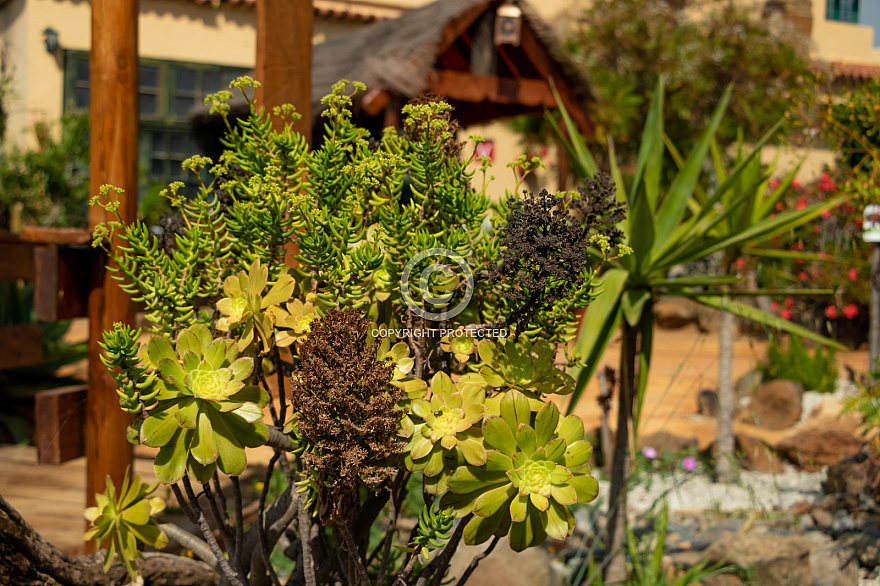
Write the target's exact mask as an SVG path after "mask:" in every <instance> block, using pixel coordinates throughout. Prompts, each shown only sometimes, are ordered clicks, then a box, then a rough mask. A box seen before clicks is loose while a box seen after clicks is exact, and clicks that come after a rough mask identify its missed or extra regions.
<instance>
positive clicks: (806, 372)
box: [758, 336, 837, 393]
mask: <svg viewBox="0 0 880 586" xmlns="http://www.w3.org/2000/svg"><path fill="white" fill-rule="evenodd" d="M836 353H837V351H836V350H835V349H834V348H825V347H823V346H821V345H819V344H816V346H815V349H814V350H813V355H812V356H811V355H810V352H809V350H807V348H806V347H804V343H803V341H801V339H800V338H798V337H797V336H789V338H788V346H787V347H784V346H783V345H782V344H781V343H780V341H779V339H778V338H777V337H776V336H770V345H769V346H768V347H767V360H766V361H764V362H761V363H760V364H759V365H758V370H760V372H761V377H762V378H763V379H764V380H765V381H770V380H780V379H782V380H791V381H794V382H796V383H799V384H800V385H801V386H803V387H804V390H807V391H820V392H822V393H833V392H834V386H835V383H836V382H837V360H836V359H835V354H836Z"/></svg>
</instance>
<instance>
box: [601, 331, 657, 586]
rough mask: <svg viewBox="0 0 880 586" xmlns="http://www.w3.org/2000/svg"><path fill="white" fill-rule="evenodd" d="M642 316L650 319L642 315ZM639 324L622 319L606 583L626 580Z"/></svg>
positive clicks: (606, 546)
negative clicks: (627, 507) (631, 433)
mask: <svg viewBox="0 0 880 586" xmlns="http://www.w3.org/2000/svg"><path fill="white" fill-rule="evenodd" d="M642 319H650V318H645V317H643V318H642ZM639 326H640V324H636V325H635V326H630V325H629V324H628V323H627V322H626V320H625V319H624V320H623V346H622V347H621V351H620V386H619V387H618V392H617V396H618V407H617V433H616V436H615V438H614V458H613V460H612V464H611V490H610V495H609V501H608V505H609V509H608V524H607V525H606V530H605V552H606V554H605V555H606V557H608V558H610V561H608V565H607V566H606V568H605V580H604V581H605V583H621V582H623V581H624V580H626V551H625V547H624V545H625V543H626V493H627V488H628V486H627V485H628V484H629V475H630V468H631V459H630V453H629V422H630V418H631V417H632V405H633V396H635V387H636V373H635V370H636V357H637V352H638V339H639Z"/></svg>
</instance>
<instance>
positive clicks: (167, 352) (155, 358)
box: [147, 336, 177, 368]
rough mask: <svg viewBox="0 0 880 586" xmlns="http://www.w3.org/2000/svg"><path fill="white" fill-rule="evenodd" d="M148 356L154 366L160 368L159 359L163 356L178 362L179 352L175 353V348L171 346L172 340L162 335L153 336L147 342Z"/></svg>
mask: <svg viewBox="0 0 880 586" xmlns="http://www.w3.org/2000/svg"><path fill="white" fill-rule="evenodd" d="M147 356H148V357H149V359H150V363H151V365H152V366H153V367H154V368H158V365H159V361H160V360H162V359H163V358H167V359H168V360H171V361H173V362H177V354H175V353H174V348H172V347H171V342H169V341H168V340H166V339H165V338H163V337H162V336H153V337H152V338H150V341H149V342H148V343H147Z"/></svg>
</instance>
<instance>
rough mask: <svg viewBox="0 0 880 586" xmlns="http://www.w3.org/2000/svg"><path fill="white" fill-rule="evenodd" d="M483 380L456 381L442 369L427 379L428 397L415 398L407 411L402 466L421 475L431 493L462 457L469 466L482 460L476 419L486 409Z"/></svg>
mask: <svg viewBox="0 0 880 586" xmlns="http://www.w3.org/2000/svg"><path fill="white" fill-rule="evenodd" d="M485 399H486V389H485V382H484V381H483V380H482V378H481V377H480V375H478V374H473V373H472V374H467V375H464V376H462V377H461V378H459V380H458V382H457V383H454V382H452V379H451V378H450V377H449V375H448V374H446V373H445V372H438V373H437V374H435V375H434V378H432V379H431V398H430V400H425V399H416V400H415V401H413V402H412V405H411V407H410V411H411V413H412V414H413V415H415V416H416V417H418V419H419V420H420V421H419V422H418V423H416V424H415V426H414V429H413V432H412V435H411V437H410V438H409V442H408V443H407V447H406V451H405V453H404V465H405V466H406V467H407V469H408V470H410V471H413V472H422V473H424V475H425V488H426V489H427V490H428V492H431V493H433V494H441V493H442V492H444V491H445V490H446V480H447V477H448V475H449V473H450V472H451V469H454V468H456V467H457V466H458V464H459V463H461V461H462V460H463V461H464V462H467V463H469V464H471V465H473V466H482V465H483V464H485V463H486V448H485V447H484V446H483V441H482V430H481V429H480V426H479V425H480V422H481V421H482V420H483V414H484V413H485V412H486V406H485V404H484V401H485Z"/></svg>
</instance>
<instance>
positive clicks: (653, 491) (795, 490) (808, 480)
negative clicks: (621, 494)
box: [599, 467, 825, 513]
mask: <svg viewBox="0 0 880 586" xmlns="http://www.w3.org/2000/svg"><path fill="white" fill-rule="evenodd" d="M823 480H825V473H824V472H814V473H808V472H801V471H798V470H797V469H795V468H794V467H788V468H786V469H785V470H783V472H781V473H779V474H767V473H760V472H748V471H743V472H742V473H741V474H740V477H739V480H738V482H737V483H736V484H731V485H723V484H714V483H713V482H712V481H711V479H710V478H709V477H708V476H706V475H705V474H700V473H699V471H698V470H697V471H694V472H684V471H678V472H676V474H675V475H674V476H655V477H653V478H651V479H650V481H648V482H644V483H641V484H639V485H638V486H635V487H633V488H632V490H630V492H629V497H628V508H629V509H630V510H631V511H632V512H633V513H641V512H644V511H646V510H648V509H650V508H651V506H652V505H653V504H654V502H655V501H657V500H658V499H662V498H663V497H664V496H665V497H666V500H667V502H668V503H669V508H670V510H673V511H694V510H706V509H717V510H721V511H737V510H741V509H787V508H788V507H790V506H791V505H793V504H794V503H796V502H798V501H807V502H812V501H813V500H814V499H815V498H817V497H819V496H821V495H822V486H821V483H822V481H823ZM609 484H610V483H609V482H607V481H604V480H600V481H599V498H600V499H602V502H604V503H607V502H608V489H609Z"/></svg>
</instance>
